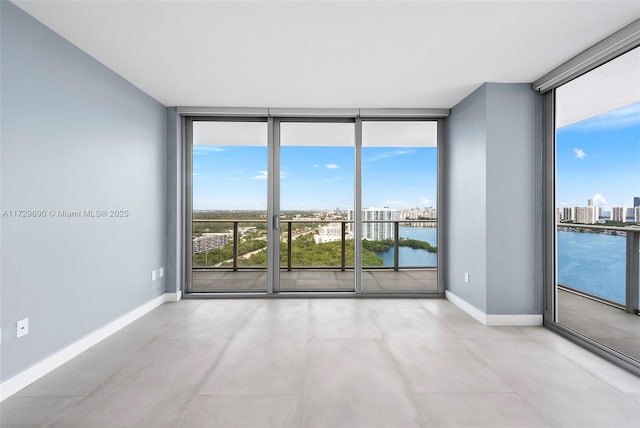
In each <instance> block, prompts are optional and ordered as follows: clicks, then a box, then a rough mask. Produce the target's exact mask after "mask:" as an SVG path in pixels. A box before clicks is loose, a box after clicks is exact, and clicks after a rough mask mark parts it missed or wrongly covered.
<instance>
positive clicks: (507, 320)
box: [485, 314, 542, 327]
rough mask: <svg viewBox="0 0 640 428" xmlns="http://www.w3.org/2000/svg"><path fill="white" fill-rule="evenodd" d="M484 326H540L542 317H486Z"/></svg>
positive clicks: (519, 315)
mask: <svg viewBox="0 0 640 428" xmlns="http://www.w3.org/2000/svg"><path fill="white" fill-rule="evenodd" d="M485 324H486V325H490V326H494V327H500V326H511V327H527V326H538V325H542V315H538V314H513V315H491V314H488V315H487V322H486V323H485Z"/></svg>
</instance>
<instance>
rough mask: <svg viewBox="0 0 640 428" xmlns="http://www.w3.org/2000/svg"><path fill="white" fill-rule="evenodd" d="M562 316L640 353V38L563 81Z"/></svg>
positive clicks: (558, 223) (558, 163)
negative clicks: (634, 44)
mask: <svg viewBox="0 0 640 428" xmlns="http://www.w3.org/2000/svg"><path fill="white" fill-rule="evenodd" d="M554 155H555V201H554V202H555V236H554V238H555V259H556V264H555V266H556V278H555V281H554V282H555V287H554V289H553V293H554V297H555V299H554V300H555V314H554V315H555V319H554V322H556V323H558V324H559V325H560V326H562V327H563V328H565V329H568V330H570V331H571V332H574V333H576V334H578V335H580V336H583V337H585V338H588V339H589V340H592V341H595V342H597V343H599V344H600V345H603V346H604V347H606V348H608V349H610V350H613V351H615V352H618V353H620V354H622V355H624V356H625V357H628V358H631V359H633V360H635V361H636V362H640V316H638V307H639V302H638V269H639V267H638V266H639V262H638V258H639V253H638V238H639V237H640V48H636V49H634V50H631V51H629V52H627V53H625V54H623V55H621V56H618V57H617V58H615V59H612V60H611V61H609V62H607V63H605V64H603V65H601V66H600V67H598V68H595V69H593V70H591V71H589V72H587V73H585V74H583V75H581V76H579V77H577V78H575V79H573V80H571V81H569V82H567V83H565V84H563V85H562V86H559V87H558V88H557V89H555V153H554Z"/></svg>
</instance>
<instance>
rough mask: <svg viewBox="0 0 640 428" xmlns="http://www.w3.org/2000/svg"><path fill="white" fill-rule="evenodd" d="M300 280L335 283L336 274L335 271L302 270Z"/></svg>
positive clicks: (299, 275)
mask: <svg viewBox="0 0 640 428" xmlns="http://www.w3.org/2000/svg"><path fill="white" fill-rule="evenodd" d="M297 279H298V280H309V279H314V280H321V281H335V280H337V279H338V278H336V274H335V273H334V272H333V271H330V270H328V271H314V270H301V271H300V273H299V274H298V278H297Z"/></svg>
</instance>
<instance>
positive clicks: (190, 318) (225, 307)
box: [161, 300, 257, 340]
mask: <svg viewBox="0 0 640 428" xmlns="http://www.w3.org/2000/svg"><path fill="white" fill-rule="evenodd" d="M233 303H234V302H233V301H227V300H216V301H212V302H211V304H206V305H201V306H199V307H198V308H197V309H196V310H194V311H193V312H189V313H188V314H185V315H183V316H180V317H178V319H176V320H175V322H174V323H173V325H172V326H171V327H170V328H168V329H167V331H166V332H164V333H163V334H162V336H161V337H162V338H163V339H190V340H203V339H204V340H215V339H229V338H231V337H233V336H234V335H235V333H236V332H237V331H238V330H239V329H240V327H242V325H243V324H244V322H245V321H246V319H247V318H248V317H249V316H250V314H251V313H252V312H253V310H254V309H255V307H256V305H257V303H256V302H252V301H239V302H235V303H236V304H233Z"/></svg>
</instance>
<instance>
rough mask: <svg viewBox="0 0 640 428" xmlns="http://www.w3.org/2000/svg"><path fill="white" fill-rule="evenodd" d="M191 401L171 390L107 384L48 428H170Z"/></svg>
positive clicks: (186, 396) (185, 394) (182, 392)
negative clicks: (188, 401) (187, 402)
mask: <svg viewBox="0 0 640 428" xmlns="http://www.w3.org/2000/svg"><path fill="white" fill-rule="evenodd" d="M159 375H161V374H159ZM188 398H189V395H188V394H187V393H186V392H185V391H182V390H180V389H178V388H174V387H172V386H166V387H155V386H131V385H128V386H116V385H111V384H107V385H103V386H101V387H100V388H98V390H96V391H94V392H93V393H91V394H90V395H89V396H88V397H86V398H84V399H82V400H81V401H79V402H78V403H77V404H75V405H73V406H71V407H69V408H68V409H67V410H66V411H65V412H63V413H62V415H61V418H60V419H59V420H57V421H56V422H54V423H53V424H51V425H50V426H49V427H48V428H106V427H108V428H133V427H135V428H147V427H153V428H170V427H173V426H175V424H176V422H177V419H178V416H179V415H180V413H181V412H182V410H183V408H184V406H185V405H186V401H187V400H188Z"/></svg>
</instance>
